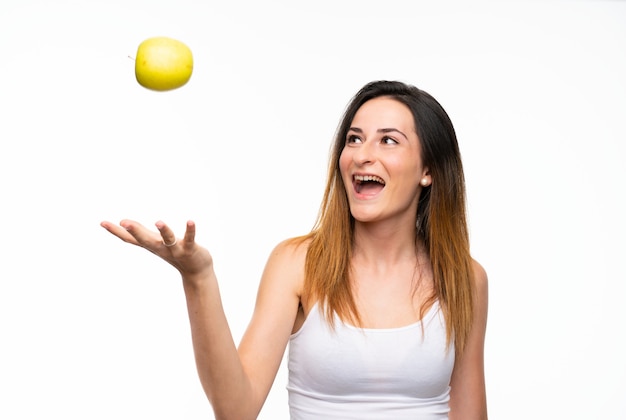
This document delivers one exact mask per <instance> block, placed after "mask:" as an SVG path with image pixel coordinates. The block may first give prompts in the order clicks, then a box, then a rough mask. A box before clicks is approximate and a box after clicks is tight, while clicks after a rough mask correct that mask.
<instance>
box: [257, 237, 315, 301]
mask: <svg viewBox="0 0 626 420" xmlns="http://www.w3.org/2000/svg"><path fill="white" fill-rule="evenodd" d="M309 242H310V241H309V240H308V239H306V238H301V237H297V238H289V239H285V240H283V241H281V242H279V243H278V244H277V245H276V246H275V247H274V249H273V250H272V252H271V254H270V256H269V258H268V260H267V264H266V266H265V271H264V275H263V278H264V279H275V280H276V281H279V282H280V283H283V284H282V286H283V287H286V288H288V289H290V290H292V291H294V292H295V294H296V295H297V296H300V294H301V291H302V287H303V284H304V262H305V259H306V253H307V250H308V247H309Z"/></svg>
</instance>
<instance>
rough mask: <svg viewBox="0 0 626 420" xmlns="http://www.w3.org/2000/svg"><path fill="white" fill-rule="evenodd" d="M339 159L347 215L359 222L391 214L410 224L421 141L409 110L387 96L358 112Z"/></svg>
mask: <svg viewBox="0 0 626 420" xmlns="http://www.w3.org/2000/svg"><path fill="white" fill-rule="evenodd" d="M346 137H347V138H346V144H345V147H344V149H343V151H342V152H341V156H340V157H339V169H340V171H341V177H342V179H343V183H344V186H345V189H346V193H347V195H348V202H349V204H350V211H351V213H352V216H353V217H354V218H355V219H356V220H357V221H361V222H376V221H383V220H390V219H393V218H396V219H399V220H406V221H407V222H408V221H411V222H412V223H415V217H416V214H417V202H418V198H419V193H420V191H421V188H422V186H423V185H422V184H420V182H422V180H423V179H425V180H426V185H430V182H431V178H430V174H429V172H428V168H425V167H424V166H423V164H422V158H421V147H420V140H419V138H418V136H417V133H416V131H415V122H414V120H413V115H412V114H411V111H410V110H409V108H408V107H407V106H406V105H404V104H402V103H401V102H398V101H397V100H395V99H392V98H389V97H379V98H375V99H371V100H369V101H367V102H365V103H364V104H363V105H362V106H361V108H359V110H358V111H357V113H356V115H355V116H354V119H353V120H352V124H351V125H350V128H349V130H348V134H347V136H346Z"/></svg>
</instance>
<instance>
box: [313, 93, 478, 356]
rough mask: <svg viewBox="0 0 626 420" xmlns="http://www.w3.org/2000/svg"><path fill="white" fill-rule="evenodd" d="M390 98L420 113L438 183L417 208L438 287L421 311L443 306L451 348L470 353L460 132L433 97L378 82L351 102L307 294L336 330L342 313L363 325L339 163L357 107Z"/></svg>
mask: <svg viewBox="0 0 626 420" xmlns="http://www.w3.org/2000/svg"><path fill="white" fill-rule="evenodd" d="M381 96H385V97H390V98H392V99H395V100H397V101H399V102H401V103H403V104H404V105H406V106H407V107H408V108H409V109H410V110H411V113H412V114H413V119H414V121H415V128H416V132H417V134H418V137H419V139H420V143H421V148H422V150H421V152H422V160H423V163H424V166H426V167H428V168H429V170H430V174H431V178H432V184H431V185H430V186H428V187H425V188H423V189H422V192H421V195H420V198H419V205H418V210H417V215H416V216H417V217H416V220H417V228H416V230H415V231H416V241H422V242H423V243H424V244H425V248H426V251H427V252H428V255H429V258H430V262H431V264H432V271H433V280H434V289H433V293H432V295H431V296H429V297H428V299H427V301H426V302H425V305H423V307H422V316H423V315H424V310H425V308H427V307H429V306H430V305H432V304H433V303H434V302H435V301H437V300H439V302H440V305H441V308H442V310H443V314H444V318H445V322H446V334H447V340H448V345H450V343H451V342H452V341H454V346H455V351H456V352H457V353H458V354H461V353H462V351H463V349H464V348H465V344H466V342H467V337H468V335H469V331H470V329H471V325H472V313H473V272H472V259H471V256H470V250H469V234H468V229H467V221H466V207H465V179H464V175H463V166H462V163H461V155H460V151H459V147H458V143H457V138H456V133H455V131H454V127H453V126H452V122H451V121H450V118H449V117H448V114H447V113H446V112H445V110H444V109H443V107H442V106H441V105H440V104H439V103H438V102H437V101H436V100H435V99H434V98H433V97H432V96H431V95H429V94H428V93H426V92H424V91H422V90H420V89H418V88H416V87H414V86H411V85H407V84H404V83H401V82H394V81H375V82H371V83H368V84H367V85H365V86H364V87H363V88H362V89H361V90H360V91H359V92H358V93H357V94H356V95H355V96H354V97H353V98H352V100H351V102H350V103H349V105H348V107H347V108H346V110H345V112H344V115H343V118H342V120H341V122H340V124H339V127H338V129H337V132H336V135H335V141H334V145H333V148H332V150H331V156H330V162H329V168H328V180H327V184H326V188H325V191H324V196H323V200H322V205H321V207H320V212H319V215H318V219H317V221H316V224H315V226H314V228H313V230H312V231H311V233H309V234H308V235H307V236H305V237H303V238H301V239H308V240H309V241H310V243H309V247H308V252H307V256H306V262H305V282H304V291H303V296H304V297H306V298H307V299H312V300H316V301H318V302H320V304H321V305H322V306H323V307H324V313H325V316H326V318H327V320H328V322H330V323H331V324H332V323H333V319H334V316H333V315H334V314H335V313H336V314H337V315H338V316H339V318H340V319H342V320H343V321H349V322H352V323H354V324H356V325H360V323H361V318H360V316H359V313H358V310H357V307H356V303H355V301H354V296H353V294H352V290H351V286H350V285H351V283H350V281H349V279H350V260H351V257H352V247H353V238H354V236H353V232H354V218H353V217H352V215H351V213H350V208H349V205H348V199H347V194H346V190H345V188H344V184H343V181H342V178H341V172H340V170H339V157H340V156H341V152H342V151H343V148H344V146H345V141H346V135H347V133H348V130H349V128H350V125H351V123H352V120H353V119H354V116H355V114H356V112H357V111H358V109H359V108H360V107H361V106H362V105H363V104H364V103H365V102H367V101H369V100H370V99H374V98H377V97H381Z"/></svg>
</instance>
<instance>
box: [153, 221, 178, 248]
mask: <svg viewBox="0 0 626 420" xmlns="http://www.w3.org/2000/svg"><path fill="white" fill-rule="evenodd" d="M155 226H156V228H157V229H158V230H159V233H160V234H161V242H163V245H165V246H166V247H168V248H171V247H173V246H174V245H176V243H177V240H176V235H175V234H174V232H173V231H172V229H170V228H169V226H167V225H166V224H165V223H164V222H163V221H161V220H159V221H158V222H156V223H155Z"/></svg>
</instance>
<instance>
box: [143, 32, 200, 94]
mask: <svg viewBox="0 0 626 420" xmlns="http://www.w3.org/2000/svg"><path fill="white" fill-rule="evenodd" d="M192 71H193V55H192V54H191V50H190V49H189V47H188V46H187V45H185V44H183V43H182V42H180V41H177V40H175V39H172V38H167V37H164V36H158V37H154V38H148V39H146V40H145V41H143V42H142V43H141V44H139V47H138V48H137V56H136V57H135V77H136V78H137V82H139V84H140V85H141V86H143V87H145V88H147V89H151V90H157V91H165V90H172V89H176V88H179V87H181V86H183V85H184V84H185V83H187V81H188V80H189V78H190V77H191V72H192Z"/></svg>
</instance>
